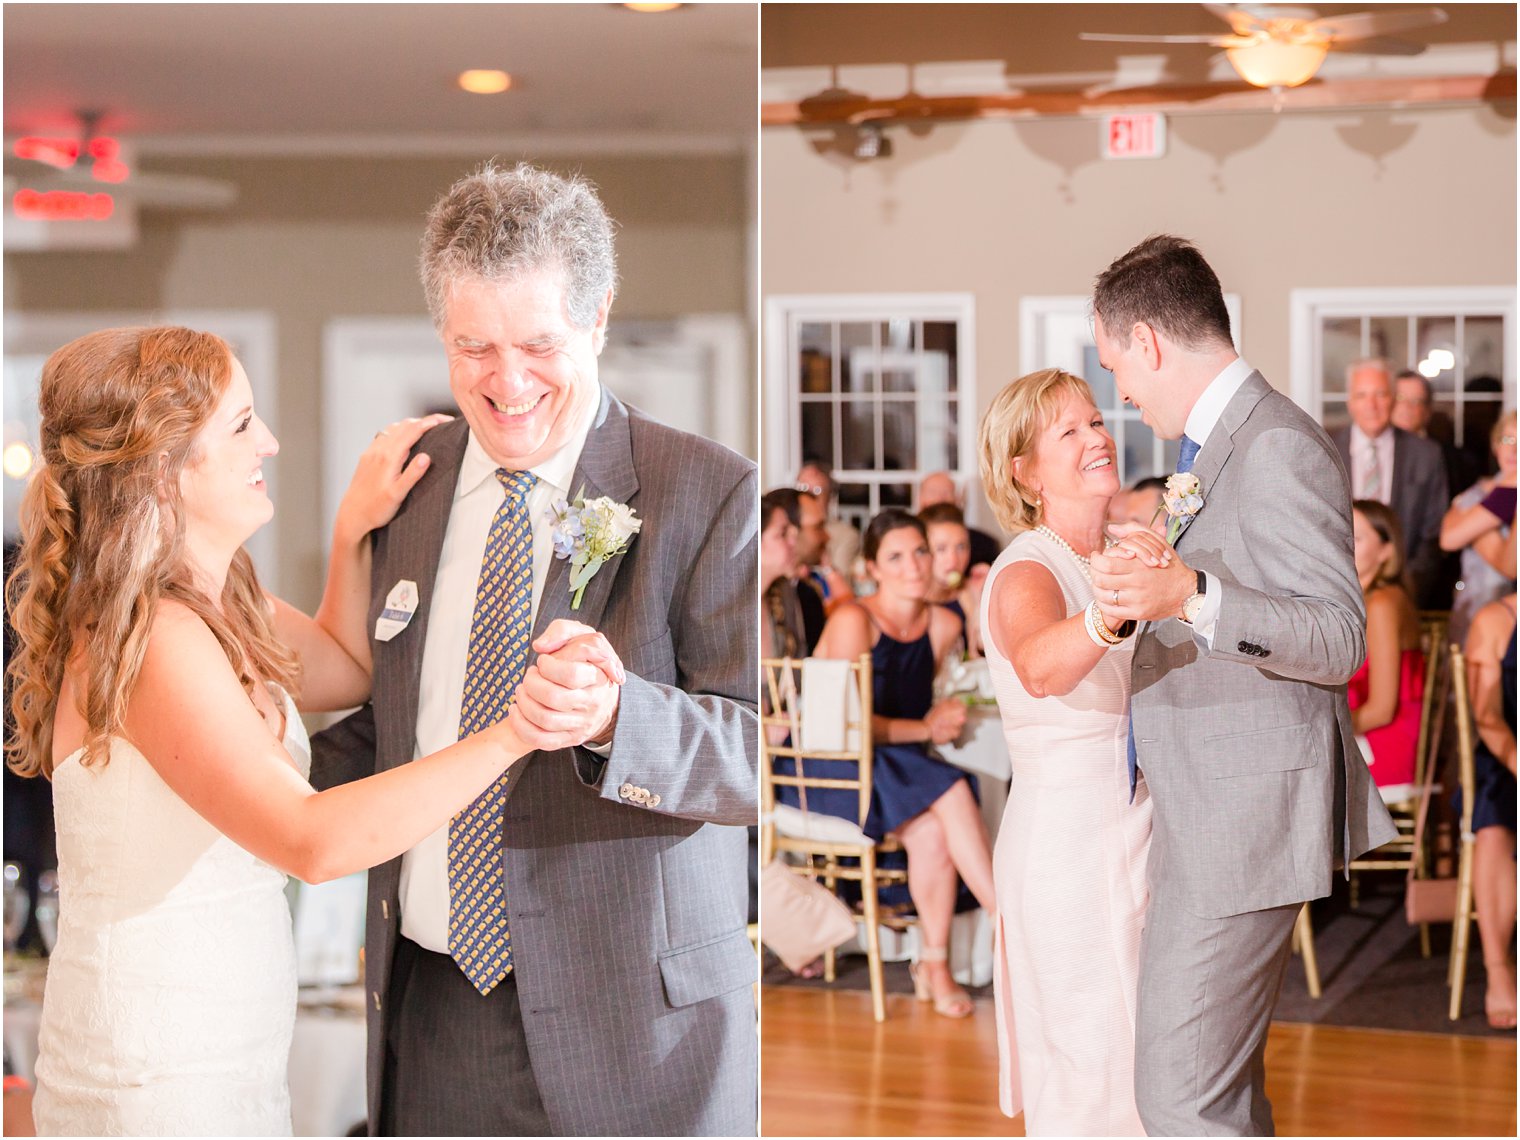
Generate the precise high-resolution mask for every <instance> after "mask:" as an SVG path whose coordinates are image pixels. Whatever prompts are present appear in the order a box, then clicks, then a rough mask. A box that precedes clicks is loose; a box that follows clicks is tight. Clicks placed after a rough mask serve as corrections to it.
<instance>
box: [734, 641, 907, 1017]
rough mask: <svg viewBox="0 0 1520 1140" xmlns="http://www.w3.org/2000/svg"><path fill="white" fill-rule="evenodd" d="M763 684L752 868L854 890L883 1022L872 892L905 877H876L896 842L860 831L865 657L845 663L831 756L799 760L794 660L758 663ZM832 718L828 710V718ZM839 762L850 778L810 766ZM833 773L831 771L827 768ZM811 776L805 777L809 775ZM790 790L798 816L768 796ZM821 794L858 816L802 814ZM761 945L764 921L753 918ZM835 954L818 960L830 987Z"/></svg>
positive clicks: (888, 873) (864, 789)
mask: <svg viewBox="0 0 1520 1140" xmlns="http://www.w3.org/2000/svg"><path fill="white" fill-rule="evenodd" d="M760 666H761V670H762V676H763V678H764V694H763V695H764V698H765V702H764V708H763V710H762V713H761V718H760V732H761V741H762V744H761V750H762V753H763V757H762V763H761V765H760V775H761V787H760V804H761V831H760V861H761V863H762V864H765V863H768V862H769V861H770V860H771V859H773V858H784V859H786V860H787V862H788V864H789V867H790V869H791V870H793V871H795V872H796V873H797V874H801V875H807V876H811V877H812V878H815V879H818V880H819V881H821V882H822V883H823V884H824V885H825V886H827V887H828V888H829V889H831V890H832V889H834V887H835V886H836V884H838V883H839V882H841V881H854V882H858V883H860V893H861V913H860V914H859V915H858V916H857V921H859V922H862V923H864V925H865V935H866V959H867V966H868V970H869V973H870V978H871V1009H872V1013H873V1015H874V1017H875V1019H876V1020H877V1021H885V1020H886V1016H887V1009H886V987H885V982H884V979H883V975H882V959H881V929H880V923H881V921H882V914H881V907H880V904H879V897H878V892H879V891H880V889H881V888H882V887H884V886H889V885H892V884H895V883H906V882H907V872H906V871H901V870H890V869H883V868H882V867H881V865H880V860H879V857H880V856H881V855H882V854H884V853H886V852H889V851H900V850H902V848H901V846H900V845H899V844H898V843H897V842H896V840H894V839H891V838H888V839H884V840H882V841H880V842H877V841H875V840H873V839H871V837H870V836H868V835H866V833H865V832H864V831H863V830H862V829H861V828H862V825H863V824H864V823H865V818H866V813H867V811H868V810H869V809H870V805H871V763H872V756H873V753H872V743H871V656H870V654H868V653H864V654H861V656H860V657H859V659H857V660H855V661H852V662H850V663H849V689H850V691H852V692H853V694H854V699H851V700H847V701H846V702H845V707H844V708H843V709H841V710H840V711H839V714H838V715H840V716H842V717H843V719H844V729H845V732H844V737H843V738H844V741H845V745H846V746H845V747H844V748H843V749H838V750H834V751H827V750H820V749H817V748H810V749H809V751H808V752H807V753H806V754H805V755H804V753H803V752H802V749H801V742H802V739H803V735H802V733H803V713H802V707H803V702H802V700H801V693H802V673H803V662H802V661H801V660H800V659H798V658H794V657H768V658H765V659H763V660H762V661H761V662H760ZM829 711H830V712H831V713H832V710H829ZM825 760H842V761H846V762H848V763H852V764H853V765H854V768H853V775H850V776H828V777H826V776H822V775H817V774H815V773H816V772H818V771H819V766H818V764H817V762H818V761H825ZM830 767H831V768H832V767H833V766H832V765H831V766H830ZM810 768H811V769H812V771H810V770H809V769H810ZM779 787H790V788H795V789H796V790H797V798H798V803H799V804H800V805H802V806H801V807H800V808H792V807H790V806H789V805H786V804H782V803H778V802H777V797H776V790H777V788H779ZM825 789H844V790H846V791H851V792H854V793H855V795H856V797H857V803H858V804H859V814H858V815H857V817H856V819H855V820H854V821H850V820H843V819H839V818H837V817H835V816H826V815H823V814H822V813H819V812H810V811H808V810H807V807H806V804H807V794H808V792H809V790H812V791H814V792H817V791H822V790H825ZM760 922H761V936H762V938H763V937H764V927H765V916H764V915H763V914H762V915H761V916H760ZM835 976H836V974H835V954H834V951H833V950H829V951H827V952H826V953H825V954H824V978H825V980H827V981H830V982H832V981H834V979H835Z"/></svg>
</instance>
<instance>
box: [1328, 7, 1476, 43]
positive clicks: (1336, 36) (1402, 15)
mask: <svg viewBox="0 0 1520 1140" xmlns="http://www.w3.org/2000/svg"><path fill="white" fill-rule="evenodd" d="M1445 22H1446V13H1445V11H1444V10H1442V9H1440V8H1404V9H1401V10H1397V11H1387V12H1353V13H1351V14H1350V15H1348V16H1322V17H1320V18H1319V19H1318V20H1314V21H1313V22H1311V23H1310V24H1309V25H1308V27H1307V28H1305V29H1304V30H1305V31H1306V32H1307V33H1308V34H1310V35H1312V36H1316V37H1319V38H1322V39H1326V40H1330V41H1332V42H1339V41H1342V40H1361V39H1368V38H1370V37H1373V36H1383V35H1387V34H1388V33H1389V32H1402V31H1407V30H1408V29H1410V28H1429V27H1433V26H1435V25H1436V24H1444V23H1445Z"/></svg>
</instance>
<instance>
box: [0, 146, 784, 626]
mask: <svg viewBox="0 0 1520 1140" xmlns="http://www.w3.org/2000/svg"><path fill="white" fill-rule="evenodd" d="M481 157H485V156H481ZM476 161H477V160H476V159H473V158H459V159H446V158H440V159H425V160H411V159H407V160H401V159H396V160H375V161H363V160H357V159H353V160H349V159H345V160H329V161H316V160H300V159H218V160H211V159H206V160H196V161H190V160H184V159H180V160H170V159H167V158H158V159H155V160H154V161H153V162H152V164H151V165H152V168H153V170H154V171H155V172H156V173H157V172H164V173H170V172H184V173H191V174H197V175H207V176H212V177H217V178H227V179H230V180H232V181H234V182H236V183H237V184H238V186H239V188H240V196H239V200H238V203H237V204H236V205H235V206H234V207H233V208H231V209H229V210H226V211H222V212H207V213H194V212H174V213H170V212H146V213H144V214H143V215H142V223H141V231H142V232H141V240H140V241H139V242H138V244H137V246H136V247H135V248H133V249H130V250H125V251H120V252H98V253H9V254H7V255H6V257H5V304H6V308H7V310H8V311H12V312H15V311H31V312H44V311H51V312H57V311H71V312H72V311H95V310H98V311H101V312H107V311H118V312H119V311H123V310H127V311H142V310H149V311H153V310H159V311H162V310H172V309H185V308H195V309H252V310H260V311H264V312H268V313H271V314H273V316H274V317H275V319H276V322H277V336H278V342H279V355H278V370H279V377H278V392H277V401H278V415H277V422H276V423H275V424H273V425H272V426H273V427H274V428H275V430H276V431H277V433H278V434H279V436H280V442H281V453H280V456H279V459H278V460H277V461H276V462H277V463H278V464H279V493H280V502H279V503H278V504H277V507H278V509H277V512H276V519H275V523H274V525H275V526H276V527H278V528H279V529H278V549H279V561H280V566H279V575H280V580H281V582H282V584H283V586H284V589H285V591H286V592H287V593H288V594H289V595H290V596H291V599H292V600H293V601H295V602H296V603H297V604H300V605H304V606H307V607H312V606H315V604H316V602H317V599H318V597H319V595H320V591H321V574H322V567H323V565H324V562H323V557H324V556H323V551H324V550H325V548H326V545H327V536H325V535H323V534H321V533H320V531H319V527H320V524H319V521H318V520H319V516H320V510H319V504H318V503H317V502H316V498H315V496H316V488H317V487H319V485H320V474H321V471H320V458H319V452H318V448H319V445H320V441H321V438H322V412H321V388H320V380H321V360H322V330H323V326H324V325H325V324H326V323H327V321H329V320H330V319H332V318H334V317H359V316H392V315H396V316H407V317H413V316H421V315H424V314H425V312H426V308H425V306H424V304H423V301H422V293H421V289H420V287H419V285H418V284H417V273H416V258H417V242H418V238H419V237H420V235H421V229H422V218H423V215H424V214H425V213H426V211H427V209H428V206H429V205H430V204H431V203H432V202H433V200H434V199H435V198H437V196H438V195H439V194H440V193H441V192H442V191H443V190H444V189H446V188H447V187H448V185H449V184H450V183H451V182H452V181H453V180H454V179H456V178H458V177H460V176H461V175H463V174H465V173H467V172H468V171H469V170H470V169H471V168H472V167H473V166H474V165H475V163H476ZM544 165H546V166H548V167H550V168H552V169H556V170H564V171H575V170H578V171H580V172H581V173H582V174H584V175H585V176H586V177H588V178H590V179H591V180H592V181H593V182H595V183H596V184H597V185H598V187H599V188H600V190H601V192H602V196H603V199H604V200H605V202H606V204H607V207H608V210H609V212H610V213H611V214H612V216H613V217H614V218H615V219H616V220H617V222H618V223H619V227H620V228H619V233H618V255H619V269H620V273H621V278H622V284H621V292H620V295H619V299H618V301H617V304H616V305H615V307H614V309H613V321H614V327H615V322H616V321H617V320H618V319H619V318H622V319H635V318H644V319H663V318H672V317H676V316H680V315H682V314H687V313H743V312H745V311H746V309H747V307H748V305H749V295H748V292H747V288H746V283H747V280H748V269H747V265H746V260H747V259H746V242H747V240H748V230H747V226H746V222H745V216H746V210H747V209H748V205H747V199H748V195H747V194H746V179H747V178H748V177H749V174H748V169H747V168H748V163H747V162H746V160H745V159H744V158H743V157H742V156H737V155H735V156H707V157H680V158H606V157H603V158H597V157H593V156H588V157H586V158H583V159H573V158H555V159H552V160H545V161H544ZM735 398H736V399H742V400H744V402H745V406H746V407H753V403H754V401H753V398H752V397H751V395H750V394H749V393H744V394H742V395H740V394H736V396H735ZM354 414H356V415H363V414H364V413H363V409H355V413H354ZM380 426H383V425H378V424H377V425H376V427H377V428H378V427H380ZM303 488H304V489H308V491H307V493H308V494H309V496H310V501H309V502H305V501H303V499H302V494H303V492H302V489H303Z"/></svg>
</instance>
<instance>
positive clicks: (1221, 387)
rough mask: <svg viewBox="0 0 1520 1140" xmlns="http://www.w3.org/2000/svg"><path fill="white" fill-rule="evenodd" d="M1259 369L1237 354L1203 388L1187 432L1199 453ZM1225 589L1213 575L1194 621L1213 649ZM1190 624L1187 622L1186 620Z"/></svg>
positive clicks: (1197, 632) (1205, 495) (1205, 497)
mask: <svg viewBox="0 0 1520 1140" xmlns="http://www.w3.org/2000/svg"><path fill="white" fill-rule="evenodd" d="M1255 371H1256V369H1254V368H1252V367H1251V366H1250V365H1249V364H1247V363H1246V362H1245V361H1244V360H1243V359H1242V358H1241V357H1238V356H1237V357H1236V358H1235V359H1234V360H1232V361H1231V362H1230V363H1229V364H1227V365H1226V366H1225V369H1224V371H1223V372H1221V373H1220V374H1219V375H1218V376H1216V377H1214V379H1212V380H1210V381H1209V386H1208V387H1207V388H1205V389H1204V390H1203V393H1202V395H1200V396H1199V397H1198V400H1197V402H1196V403H1194V404H1193V410H1192V411H1191V412H1189V413H1188V418H1187V426H1186V427H1184V428H1183V429H1182V430H1183V434H1185V435H1186V436H1187V437H1188V438H1189V439H1190V440H1192V441H1193V442H1194V443H1196V444H1197V445H1198V453H1199V454H1200V455H1202V454H1203V448H1204V445H1206V444H1207V443H1208V442H1209V436H1211V435H1213V434H1214V428H1215V427H1216V426H1218V424H1219V417H1220V416H1222V415H1224V410H1225V408H1226V407H1228V406H1229V403H1230V401H1231V400H1233V399H1234V398H1235V393H1236V392H1238V391H1240V386H1241V385H1242V384H1244V383H1245V382H1246V381H1247V380H1249V379H1250V377H1251V373H1253V372H1255ZM1202 493H1203V501H1204V503H1205V504H1207V503H1208V501H1209V489H1208V488H1207V487H1204V488H1203V489H1202ZM1223 594H1224V591H1223V589H1222V587H1221V586H1220V583H1219V579H1218V578H1217V577H1210V578H1209V589H1208V592H1207V593H1205V594H1204V595H1203V605H1202V606H1201V607H1200V608H1199V610H1198V617H1197V618H1196V619H1195V620H1194V621H1193V633H1194V634H1195V635H1196V636H1198V637H1200V638H1202V639H1203V641H1204V644H1206V645H1207V646H1208V647H1209V648H1210V649H1212V648H1213V647H1214V627H1215V625H1216V624H1217V623H1218V621H1219V605H1220V602H1221V601H1222V600H1223ZM1184 624H1186V623H1184Z"/></svg>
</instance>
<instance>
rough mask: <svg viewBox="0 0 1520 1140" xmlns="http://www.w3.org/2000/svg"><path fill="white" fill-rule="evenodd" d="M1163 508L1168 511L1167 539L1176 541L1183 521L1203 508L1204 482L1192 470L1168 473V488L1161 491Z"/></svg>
mask: <svg viewBox="0 0 1520 1140" xmlns="http://www.w3.org/2000/svg"><path fill="white" fill-rule="evenodd" d="M1161 510H1164V511H1165V512H1166V513H1167V522H1166V540H1167V541H1168V542H1176V541H1177V536H1178V535H1179V534H1181V533H1182V521H1183V520H1184V519H1190V518H1192V517H1193V516H1194V515H1196V514H1197V513H1198V512H1199V511H1201V510H1203V484H1202V483H1200V482H1199V481H1198V476H1196V475H1194V474H1193V473H1192V472H1191V471H1189V472H1186V473H1184V472H1180V471H1179V472H1178V473H1177V474H1175V475H1168V476H1167V477H1166V490H1165V491H1162V492H1161Z"/></svg>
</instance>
